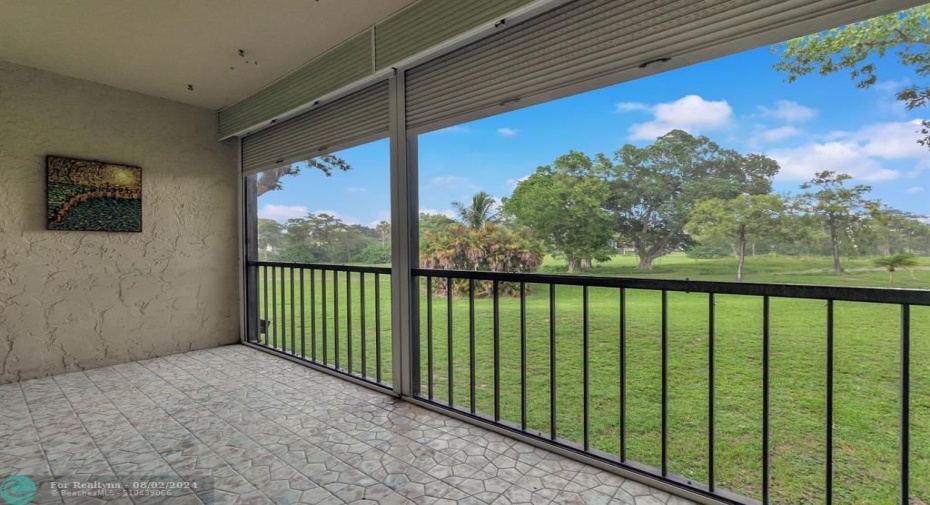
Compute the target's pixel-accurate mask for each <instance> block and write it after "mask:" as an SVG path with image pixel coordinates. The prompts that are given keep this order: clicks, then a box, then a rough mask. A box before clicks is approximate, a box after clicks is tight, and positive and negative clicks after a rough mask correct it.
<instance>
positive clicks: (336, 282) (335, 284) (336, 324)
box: [333, 270, 339, 370]
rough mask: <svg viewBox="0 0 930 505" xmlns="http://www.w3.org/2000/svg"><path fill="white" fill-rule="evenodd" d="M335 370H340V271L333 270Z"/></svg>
mask: <svg viewBox="0 0 930 505" xmlns="http://www.w3.org/2000/svg"><path fill="white" fill-rule="evenodd" d="M333 368H335V369H337V370H338V369H339V271H338V270H333Z"/></svg>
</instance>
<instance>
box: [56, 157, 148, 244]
mask: <svg viewBox="0 0 930 505" xmlns="http://www.w3.org/2000/svg"><path fill="white" fill-rule="evenodd" d="M45 165H46V189H47V197H48V229H49V230H81V231H112V232H140V231H142V169H141V168H139V167H131V166H127V165H117V164H114V163H106V162H102V161H90V160H77V159H73V158H63V157H60V156H47V157H46V158H45Z"/></svg>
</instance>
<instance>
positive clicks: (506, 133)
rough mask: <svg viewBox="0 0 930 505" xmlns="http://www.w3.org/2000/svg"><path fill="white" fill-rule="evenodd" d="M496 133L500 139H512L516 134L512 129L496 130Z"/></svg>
mask: <svg viewBox="0 0 930 505" xmlns="http://www.w3.org/2000/svg"><path fill="white" fill-rule="evenodd" d="M497 133H498V134H499V135H501V136H502V137H513V136H514V135H516V134H517V130H515V129H513V128H498V129H497Z"/></svg>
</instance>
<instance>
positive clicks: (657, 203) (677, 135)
mask: <svg viewBox="0 0 930 505" xmlns="http://www.w3.org/2000/svg"><path fill="white" fill-rule="evenodd" d="M598 164H599V169H598V171H599V173H601V174H602V175H603V177H604V179H605V181H606V183H607V184H608V186H609V197H608V198H607V199H606V200H605V204H604V209H605V210H606V211H607V213H608V214H609V218H610V220H611V223H612V225H613V227H614V231H615V232H616V233H618V234H619V235H620V236H621V237H622V238H623V239H624V240H625V241H627V242H629V243H631V244H632V246H633V249H634V250H635V251H636V254H637V255H638V256H639V268H641V269H647V270H651V269H652V263H653V261H654V260H655V259H656V258H658V257H660V256H662V255H664V254H666V253H668V252H670V251H672V250H675V249H677V248H679V247H682V246H683V245H685V244H686V243H687V242H688V240H689V236H688V234H687V233H686V232H685V224H686V223H687V222H688V220H689V218H690V215H691V209H692V207H693V206H694V204H695V203H696V202H698V201H701V200H708V199H712V198H718V199H723V200H730V199H733V198H735V197H736V196H738V195H740V194H744V193H745V194H749V195H763V194H767V193H769V192H770V191H771V189H772V182H771V181H772V177H773V176H774V175H775V173H776V172H778V163H776V162H775V160H772V159H770V158H767V157H765V156H762V155H759V154H748V155H742V154H740V153H738V152H736V151H734V150H731V149H723V148H721V147H720V146H719V145H717V144H716V143H714V142H712V141H711V140H710V139H708V138H707V137H704V136H694V135H691V134H689V133H687V132H685V131H682V130H672V131H670V132H669V133H666V134H665V135H663V136H662V137H659V138H658V139H657V140H656V141H655V142H654V143H652V144H650V145H647V146H645V147H637V146H634V145H630V144H627V145H625V146H623V147H622V148H620V150H618V151H617V152H616V153H614V157H613V159H612V160H610V159H608V158H607V157H606V156H603V155H599V156H598Z"/></svg>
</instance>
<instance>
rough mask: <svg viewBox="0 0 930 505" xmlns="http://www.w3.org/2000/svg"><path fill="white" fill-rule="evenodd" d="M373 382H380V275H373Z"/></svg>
mask: <svg viewBox="0 0 930 505" xmlns="http://www.w3.org/2000/svg"><path fill="white" fill-rule="evenodd" d="M375 380H377V381H378V382H379V383H380V382H381V274H377V273H376V274H375Z"/></svg>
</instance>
